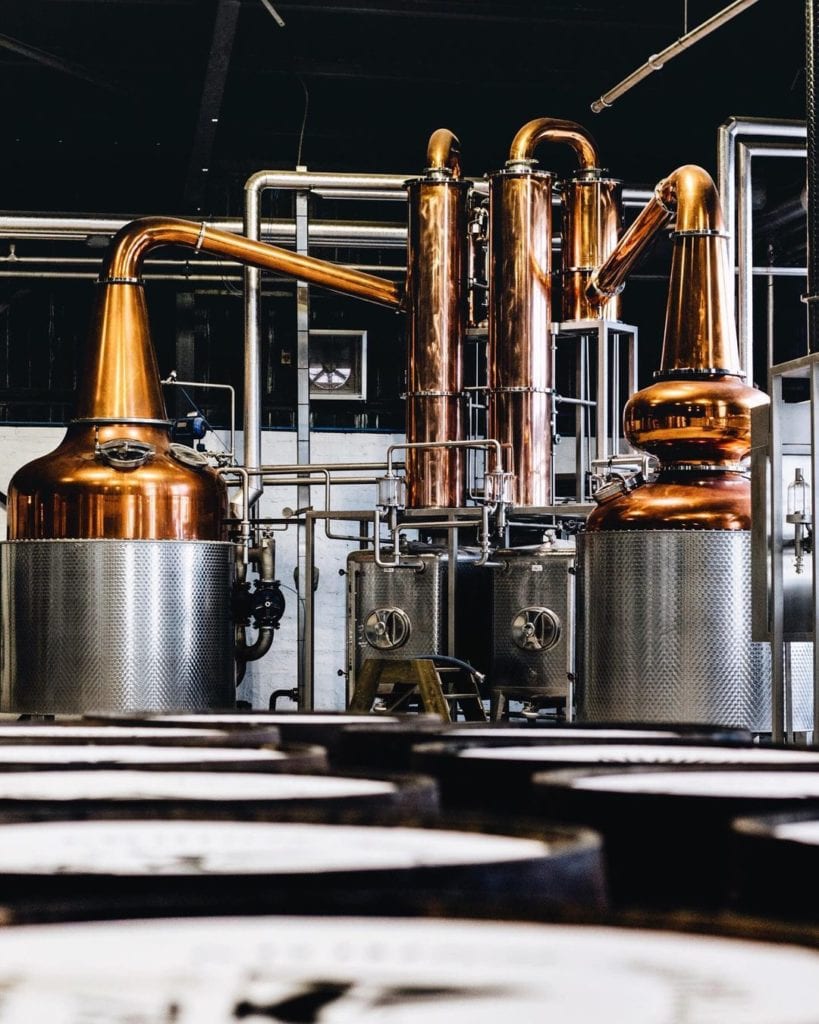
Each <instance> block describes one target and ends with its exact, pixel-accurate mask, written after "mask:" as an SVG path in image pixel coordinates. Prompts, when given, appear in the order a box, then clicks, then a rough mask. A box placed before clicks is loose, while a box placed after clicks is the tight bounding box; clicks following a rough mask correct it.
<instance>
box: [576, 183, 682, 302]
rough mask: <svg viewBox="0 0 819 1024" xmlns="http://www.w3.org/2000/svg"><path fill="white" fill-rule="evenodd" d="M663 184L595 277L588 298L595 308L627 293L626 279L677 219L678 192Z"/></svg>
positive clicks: (587, 292)
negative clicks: (624, 289) (656, 240)
mask: <svg viewBox="0 0 819 1024" xmlns="http://www.w3.org/2000/svg"><path fill="white" fill-rule="evenodd" d="M667 182H668V179H666V180H665V181H661V182H660V183H659V185H658V186H657V187H656V189H655V190H654V195H653V196H652V197H651V199H649V201H648V202H647V203H646V205H645V206H644V207H643V209H642V210H641V211H640V212H639V213H638V214H637V216H636V217H635V219H634V220H633V221H632V223H631V225H630V226H629V228H628V229H627V230H626V232H625V233H624V234H623V237H622V238H621V239H620V241H619V242H618V244H617V246H616V248H615V249H614V251H613V252H612V253H611V254H610V256H609V257H608V259H607V260H606V261H605V263H603V265H602V266H601V267H599V268H598V269H597V270H596V271H595V272H594V273H593V274H592V276H591V280H590V281H589V283H588V286H587V288H586V297H587V298H588V300H589V302H591V304H592V305H593V306H601V305H602V304H603V303H604V302H606V301H607V300H608V299H610V298H611V297H612V296H613V295H617V294H618V293H619V292H621V291H622V290H623V287H624V285H625V280H626V277H628V275H629V273H630V272H631V271H632V269H633V268H634V266H635V265H636V264H637V262H638V261H639V260H640V258H641V257H642V256H643V254H644V253H645V251H646V249H647V248H648V246H649V245H650V243H651V242H652V241H653V240H654V236H655V235H656V234H657V232H658V231H659V230H660V228H662V227H664V226H665V225H666V224H668V222H669V221H670V220H671V218H672V217H673V216H674V212H675V211H674V207H673V206H671V205H670V204H671V203H672V202H673V199H674V191H673V188H672V187H671V186H669V185H668V184H667Z"/></svg>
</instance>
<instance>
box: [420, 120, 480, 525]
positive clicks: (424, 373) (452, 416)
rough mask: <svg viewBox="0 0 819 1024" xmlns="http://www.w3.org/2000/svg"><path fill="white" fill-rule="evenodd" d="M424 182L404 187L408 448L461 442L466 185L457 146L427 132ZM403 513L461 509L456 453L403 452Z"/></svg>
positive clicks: (461, 471) (448, 137)
mask: <svg viewBox="0 0 819 1024" xmlns="http://www.w3.org/2000/svg"><path fill="white" fill-rule="evenodd" d="M427 163H428V167H427V171H426V176H425V177H423V178H417V179H415V180H413V181H408V182H407V193H408V200H409V237H408V248H407V297H406V309H407V314H408V323H407V332H408V338H407V442H408V443H416V442H432V443H435V442H441V441H460V440H462V439H463V437H464V427H463V416H464V413H463V395H462V391H463V363H462V358H463V356H462V352H463V339H464V333H465V331H466V323H467V303H468V294H467V292H468V288H467V285H468V267H469V239H468V234H467V228H468V202H469V191H470V187H471V183H470V182H468V181H462V180H461V177H460V162H459V151H458V140H457V139H456V138H455V136H454V135H453V134H452V133H451V132H449V131H447V129H445V128H440V129H438V131H436V132H434V133H433V135H432V137H431V138H430V141H429V148H428V151H427ZM406 457H407V474H406V476H407V505H408V507H409V508H459V507H461V506H462V505H463V504H464V503H465V491H464V487H465V460H464V456H463V449H457V448H449V449H447V448H431V449H427V450H413V449H409V450H408V451H407V453H406Z"/></svg>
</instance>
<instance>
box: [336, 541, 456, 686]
mask: <svg viewBox="0 0 819 1024" xmlns="http://www.w3.org/2000/svg"><path fill="white" fill-rule="evenodd" d="M413 561H417V562H419V563H420V567H419V568H400V569H395V568H386V569H385V568H382V567H381V566H379V565H376V564H375V561H374V559H373V555H372V552H371V551H354V552H353V553H352V554H351V555H349V557H348V558H347V686H348V693H350V694H351V693H352V691H353V690H354V689H355V683H356V679H357V677H358V673H359V672H360V671H361V667H362V666H363V664H364V662H366V661H368V660H369V659H370V658H380V659H387V660H390V661H392V660H396V659H405V658H419V657H422V656H423V655H429V654H446V641H447V637H446V621H447V620H446V610H445V603H444V602H445V599H446V581H447V576H446V556H445V554H444V553H443V552H425V553H423V554H418V555H415V554H414V555H413Z"/></svg>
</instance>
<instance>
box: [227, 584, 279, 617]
mask: <svg viewBox="0 0 819 1024" xmlns="http://www.w3.org/2000/svg"><path fill="white" fill-rule="evenodd" d="M284 610H285V600H284V594H283V593H282V591H281V587H280V585H279V581H278V580H256V582H255V584H254V586H253V589H252V590H251V589H250V584H249V583H242V584H239V585H238V586H236V587H235V589H234V591H233V619H234V621H235V623H236V624H237V625H238V626H249V625H250V624H251V621H250V620H251V619H253V626H254V627H255V628H256V629H261V628H262V627H263V626H267V627H271V626H272V628H273V629H278V628H279V622H280V621H281V618H282V616H283V615H284Z"/></svg>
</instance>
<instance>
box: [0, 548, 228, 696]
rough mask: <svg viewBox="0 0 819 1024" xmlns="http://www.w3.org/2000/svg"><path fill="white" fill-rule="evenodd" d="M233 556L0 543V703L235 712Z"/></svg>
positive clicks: (223, 551) (215, 551)
mask: <svg viewBox="0 0 819 1024" xmlns="http://www.w3.org/2000/svg"><path fill="white" fill-rule="evenodd" d="M233 557H234V546H233V545H232V544H229V543H224V542H219V541H168V540H163V541H142V540H102V539H100V540H33V541H28V540H19V541H6V542H4V543H2V544H0V620H1V621H2V634H1V635H2V651H1V652H0V710H2V711H6V712H15V713H32V714H81V713H84V712H87V711H89V710H100V711H128V710H133V711H147V710H169V709H178V708H228V707H233V706H234V705H235V701H236V693H235V673H234V665H233V627H232V625H231V614H230V601H231V598H230V588H231V582H232V574H233Z"/></svg>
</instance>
